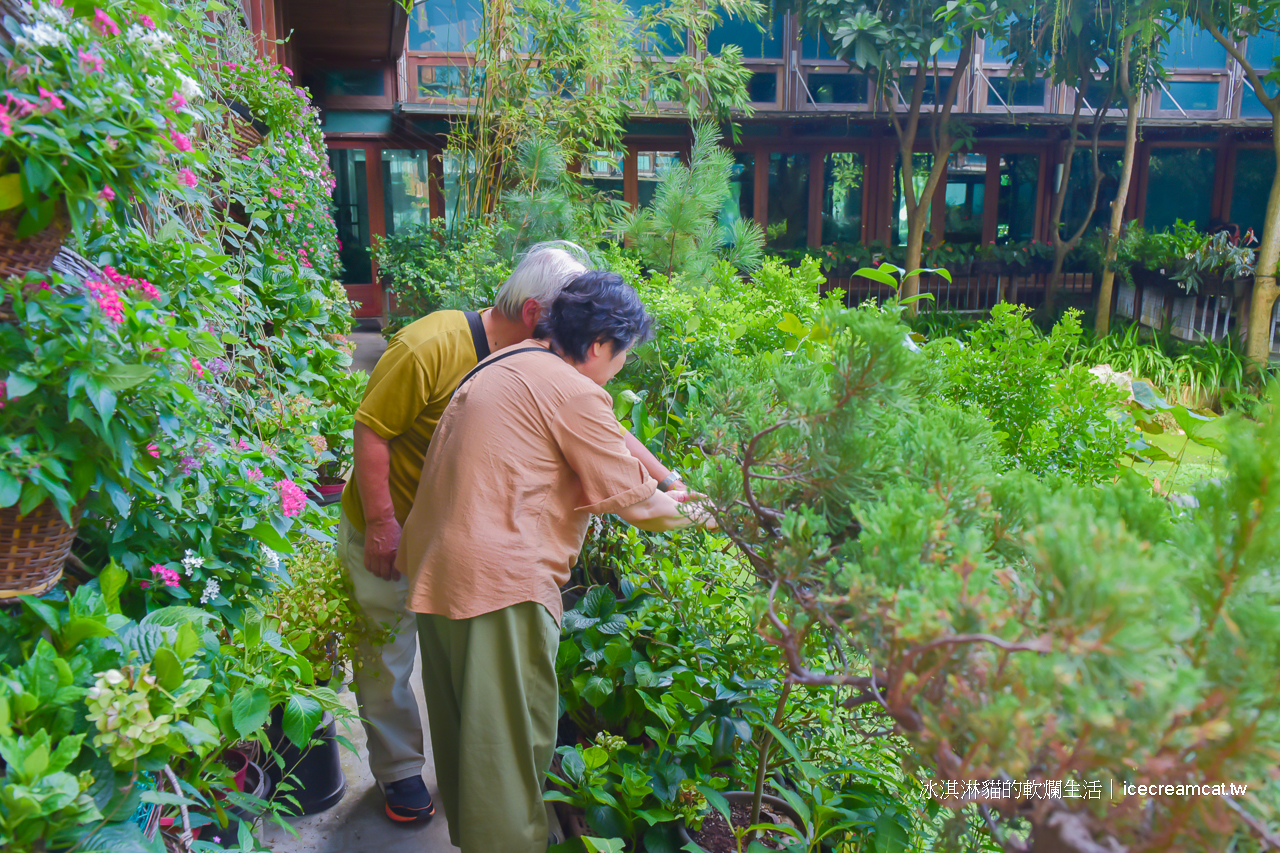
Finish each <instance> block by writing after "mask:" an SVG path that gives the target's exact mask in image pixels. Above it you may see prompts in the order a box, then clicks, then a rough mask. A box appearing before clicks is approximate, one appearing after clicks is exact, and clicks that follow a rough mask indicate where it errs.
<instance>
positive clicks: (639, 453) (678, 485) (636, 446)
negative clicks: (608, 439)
mask: <svg viewBox="0 0 1280 853" xmlns="http://www.w3.org/2000/svg"><path fill="white" fill-rule="evenodd" d="M622 440H623V441H624V442H626V445H627V450H628V452H630V453H631V455H632V456H634V457H635V458H636V459H639V460H640V464H641V465H642V466H644V470H646V471H648V472H649V476H650V477H652V478H653V479H655V480H657V481H658V482H659V483H661V482H663V481H664V480H666V479H667V477H668V476H670V474H671V469H670V468H668V467H667V466H665V465H663V464H662V463H661V462H659V461H658V457H656V456H654V455H653V453H651V452H650V451H649V448H647V447H645V446H644V443H643V442H641V441H640V439H638V438H636V437H635V436H634V435H632V434H631V431H630V430H623V431H622ZM684 490H685V485H684V483H682V482H680V480H678V479H677V480H675V481H674V482H672V483H670V484H668V486H667V491H671V492H683V491H684Z"/></svg>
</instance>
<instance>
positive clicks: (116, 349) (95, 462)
mask: <svg viewBox="0 0 1280 853" xmlns="http://www.w3.org/2000/svg"><path fill="white" fill-rule="evenodd" d="M0 298H3V299H4V300H6V301H7V302H8V303H9V304H10V305H11V311H12V316H13V317H14V322H0V377H3V379H0V543H3V544H4V545H5V546H8V547H4V548H3V556H0V596H9V595H17V594H21V593H24V592H25V593H33V594H34V593H39V592H42V591H44V590H46V589H48V588H49V587H50V586H52V584H53V583H54V582H55V581H56V580H57V577H58V575H59V573H60V572H61V567H62V562H63V561H64V560H65V559H66V555H67V551H68V549H69V547H70V544H71V540H72V539H73V538H74V535H75V527H76V525H77V523H78V521H79V518H80V513H81V511H82V510H83V509H84V507H85V503H86V498H87V497H88V495H89V493H90V491H91V490H95V493H96V494H97V495H98V498H99V499H100V500H101V501H102V502H103V506H104V507H106V506H110V505H111V504H112V502H118V501H123V502H125V503H127V502H128V500H129V498H128V497H127V496H126V495H127V494H128V493H130V492H136V491H138V490H139V489H143V490H151V491H154V492H157V493H159V492H163V491H164V489H165V486H164V484H163V482H157V478H156V476H155V475H156V474H157V472H158V471H160V470H161V469H162V468H163V467H164V464H165V460H161V459H159V458H158V457H159V455H160V454H159V451H158V450H157V449H156V447H155V444H154V443H153V440H154V439H155V437H156V436H157V434H158V433H159V431H160V423H161V421H162V420H163V419H165V418H172V419H175V420H176V418H177V417H178V415H179V414H180V413H182V412H184V411H186V412H189V411H191V410H192V409H193V408H198V407H199V406H200V402H199V399H198V398H197V397H196V395H195V393H194V392H193V391H192V389H191V387H190V382H191V380H192V379H193V378H194V376H193V370H195V369H196V368H193V364H197V365H198V360H196V359H194V358H193V357H191V356H190V355H188V354H187V352H185V349H186V347H187V345H188V344H189V338H188V337H187V336H186V335H185V334H183V333H181V332H179V331H178V330H177V328H176V327H175V326H174V323H173V320H172V318H171V317H170V316H169V315H168V314H167V312H163V311H162V310H160V307H161V305H162V304H163V303H165V302H166V297H165V296H164V295H163V294H161V293H160V292H159V291H158V290H157V289H156V288H155V287H154V286H152V285H151V284H150V283H148V282H144V281H138V280H125V281H124V282H123V284H119V283H113V282H111V281H109V280H103V281H93V280H90V281H85V282H80V281H76V280H74V279H64V278H62V277H61V276H53V277H51V278H50V279H49V280H48V281H42V280H35V278H34V276H32V277H31V278H29V279H28V280H26V281H19V280H17V279H11V280H9V281H7V282H4V283H0ZM161 479H163V478H161ZM24 543H25V546H24Z"/></svg>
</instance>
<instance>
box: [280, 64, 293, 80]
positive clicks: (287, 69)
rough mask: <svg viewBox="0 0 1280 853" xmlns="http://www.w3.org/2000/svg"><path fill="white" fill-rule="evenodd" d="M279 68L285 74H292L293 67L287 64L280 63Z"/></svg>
mask: <svg viewBox="0 0 1280 853" xmlns="http://www.w3.org/2000/svg"><path fill="white" fill-rule="evenodd" d="M280 70H281V71H283V72H284V73H285V74H288V75H289V76H290V77H292V76H293V69H292V68H290V67H289V66H287V65H281V66H280Z"/></svg>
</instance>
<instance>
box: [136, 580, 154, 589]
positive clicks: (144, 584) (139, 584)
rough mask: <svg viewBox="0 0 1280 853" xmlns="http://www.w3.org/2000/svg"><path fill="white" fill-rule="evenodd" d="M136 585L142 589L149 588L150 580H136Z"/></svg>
mask: <svg viewBox="0 0 1280 853" xmlns="http://www.w3.org/2000/svg"><path fill="white" fill-rule="evenodd" d="M138 586H140V587H142V588H143V589H151V581H138Z"/></svg>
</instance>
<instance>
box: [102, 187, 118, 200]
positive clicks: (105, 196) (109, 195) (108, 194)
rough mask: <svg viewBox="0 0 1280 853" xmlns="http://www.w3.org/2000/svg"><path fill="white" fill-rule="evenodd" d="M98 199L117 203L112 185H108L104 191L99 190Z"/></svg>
mask: <svg viewBox="0 0 1280 853" xmlns="http://www.w3.org/2000/svg"><path fill="white" fill-rule="evenodd" d="M98 198H100V199H102V200H103V201H115V200H116V191H115V190H113V189H111V186H110V185H107V186H105V187H103V188H102V189H100V190H98Z"/></svg>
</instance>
